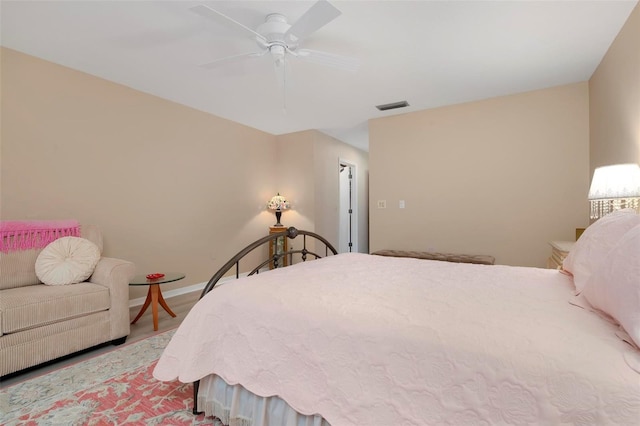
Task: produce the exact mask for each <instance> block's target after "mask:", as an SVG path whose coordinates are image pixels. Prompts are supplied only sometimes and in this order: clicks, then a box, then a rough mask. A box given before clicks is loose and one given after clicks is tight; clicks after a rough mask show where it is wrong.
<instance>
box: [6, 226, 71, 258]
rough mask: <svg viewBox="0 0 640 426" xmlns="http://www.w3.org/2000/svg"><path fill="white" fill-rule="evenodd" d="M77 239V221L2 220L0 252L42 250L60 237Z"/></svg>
mask: <svg viewBox="0 0 640 426" xmlns="http://www.w3.org/2000/svg"><path fill="white" fill-rule="evenodd" d="M68 236H72V237H79V236H80V224H79V223H78V221H77V220H2V221H0V252H3V253H8V252H10V251H17V250H29V249H34V248H44V247H46V246H47V244H49V243H50V242H52V241H54V240H57V239H58V238H61V237H68Z"/></svg>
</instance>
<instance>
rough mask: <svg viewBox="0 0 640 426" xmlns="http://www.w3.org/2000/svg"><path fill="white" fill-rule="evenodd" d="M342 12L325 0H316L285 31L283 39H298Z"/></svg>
mask: <svg viewBox="0 0 640 426" xmlns="http://www.w3.org/2000/svg"><path fill="white" fill-rule="evenodd" d="M341 13H342V12H340V11H339V10H338V9H336V7H335V6H333V5H332V4H331V3H329V2H328V1H327V0H318V1H317V2H316V3H315V4H314V5H313V6H311V7H310V8H309V10H307V11H306V12H305V13H304V15H302V16H301V17H300V19H298V20H297V21H296V22H295V23H294V24H293V25H292V26H291V28H289V29H288V30H287V32H286V33H285V39H286V40H288V39H293V41H298V40H301V39H303V38H306V37H307V36H308V35H309V34H311V33H313V32H315V31H317V30H319V29H320V28H322V27H324V26H325V25H327V24H328V23H329V22H331V21H333V20H334V19H336V18H337V17H338V16H340V14H341Z"/></svg>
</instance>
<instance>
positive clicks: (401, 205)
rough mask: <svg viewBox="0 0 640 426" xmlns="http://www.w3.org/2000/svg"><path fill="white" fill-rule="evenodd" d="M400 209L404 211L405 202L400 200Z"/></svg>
mask: <svg viewBox="0 0 640 426" xmlns="http://www.w3.org/2000/svg"><path fill="white" fill-rule="evenodd" d="M398 207H399V208H401V209H404V200H400V202H399V203H398Z"/></svg>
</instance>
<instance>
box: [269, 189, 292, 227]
mask: <svg viewBox="0 0 640 426" xmlns="http://www.w3.org/2000/svg"><path fill="white" fill-rule="evenodd" d="M267 208H268V209H269V210H274V211H275V212H276V224H275V225H274V226H284V225H282V224H281V223H280V218H281V217H282V211H283V210H287V209H288V208H290V205H289V202H288V201H287V199H286V197H284V196H282V195H280V193H279V192H278V195H274V196H273V197H271V200H269V202H268V203H267Z"/></svg>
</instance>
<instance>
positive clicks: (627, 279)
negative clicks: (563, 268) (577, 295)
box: [582, 225, 640, 347]
mask: <svg viewBox="0 0 640 426" xmlns="http://www.w3.org/2000/svg"><path fill="white" fill-rule="evenodd" d="M582 294H583V295H584V297H585V298H586V299H587V301H588V302H589V304H590V305H591V306H593V307H594V308H597V309H599V310H601V311H603V312H605V313H607V314H608V315H610V316H611V317H613V318H614V319H615V320H616V321H618V323H620V325H622V327H623V328H624V329H625V331H626V332H627V334H628V335H629V336H630V337H631V339H633V341H634V342H635V343H636V345H638V346H639V347H640V225H637V226H635V227H634V228H633V229H631V230H630V231H628V232H627V233H626V234H624V236H623V237H622V238H621V239H620V241H619V242H618V243H617V244H616V245H615V246H614V247H613V248H612V249H611V251H609V254H608V255H607V256H606V257H605V259H604V261H603V262H602V263H601V265H600V268H599V269H598V270H597V271H594V272H593V274H592V275H591V277H590V278H589V281H587V284H586V285H585V287H584V292H583V293H582Z"/></svg>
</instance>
